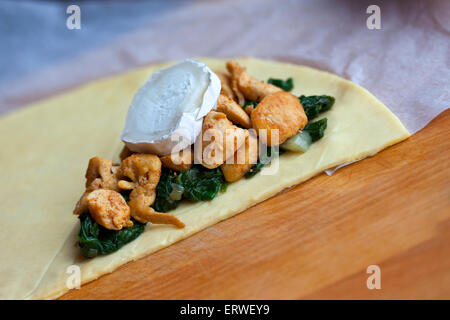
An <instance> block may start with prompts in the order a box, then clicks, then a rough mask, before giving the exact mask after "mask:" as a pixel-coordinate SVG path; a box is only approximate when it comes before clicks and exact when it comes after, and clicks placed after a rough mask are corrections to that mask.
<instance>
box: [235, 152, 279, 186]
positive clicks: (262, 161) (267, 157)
mask: <svg viewBox="0 0 450 320" xmlns="http://www.w3.org/2000/svg"><path fill="white" fill-rule="evenodd" d="M283 153H284V150H281V149H279V147H278V146H273V147H268V148H267V150H266V153H265V154H264V155H262V156H260V157H259V160H258V162H257V163H256V164H255V165H254V166H253V167H252V168H251V169H250V170H249V171H247V172H246V173H245V175H244V177H245V178H247V179H249V178H251V177H254V176H255V175H256V174H257V173H258V172H260V171H261V169H262V168H263V167H264V166H265V165H267V164H269V163H270V161H272V159H273V158H274V157H277V156H279V155H281V154H283Z"/></svg>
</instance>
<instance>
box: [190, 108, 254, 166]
mask: <svg viewBox="0 0 450 320" xmlns="http://www.w3.org/2000/svg"><path fill="white" fill-rule="evenodd" d="M247 136H248V131H247V130H245V129H241V128H238V127H236V126H235V125H233V123H231V121H230V120H228V119H227V116H226V115H225V114H224V113H222V112H216V111H210V112H209V113H208V114H207V115H206V116H205V119H203V127H202V134H201V135H200V136H199V139H202V141H201V143H197V145H201V146H202V148H201V150H198V149H197V150H196V154H195V156H196V158H197V161H199V162H200V163H201V164H202V165H203V166H204V167H206V168H208V169H214V168H217V167H219V166H220V165H221V164H222V163H224V162H225V160H226V159H228V158H229V157H232V156H233V155H234V153H235V152H236V150H237V149H239V148H240V147H241V146H242V145H243V144H244V143H245V138H246V137H247ZM199 151H200V152H199ZM199 153H200V154H199Z"/></svg>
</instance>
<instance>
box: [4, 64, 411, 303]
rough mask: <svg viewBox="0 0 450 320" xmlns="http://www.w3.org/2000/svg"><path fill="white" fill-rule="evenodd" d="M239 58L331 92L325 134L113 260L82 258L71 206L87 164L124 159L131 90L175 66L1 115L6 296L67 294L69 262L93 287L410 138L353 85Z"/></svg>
mask: <svg viewBox="0 0 450 320" xmlns="http://www.w3.org/2000/svg"><path fill="white" fill-rule="evenodd" d="M200 60H202V61H203V62H205V63H206V64H208V66H209V67H210V68H211V69H213V70H225V60H218V59H200ZM236 61H238V62H239V63H241V64H242V65H244V66H246V67H247V69H248V71H249V72H250V74H252V75H253V76H255V77H257V78H259V79H261V80H267V79H268V78H269V77H274V78H283V79H285V78H287V77H292V78H293V79H294V84H295V87H294V89H293V91H292V92H293V93H294V94H295V95H300V94H305V95H313V94H327V95H332V96H334V97H335V98H336V103H335V105H334V107H333V109H332V110H331V111H329V112H327V113H325V114H323V116H326V117H327V118H328V128H327V130H326V133H325V136H324V138H322V139H321V140H320V141H318V142H316V143H314V144H313V145H312V146H311V147H310V149H309V150H308V151H307V152H306V153H304V154H295V153H287V154H284V155H283V156H282V157H281V158H280V161H279V163H278V162H275V163H274V166H276V164H277V163H278V164H279V171H278V173H277V174H275V175H265V173H269V171H270V170H272V169H273V168H271V167H267V168H265V169H264V170H263V171H262V172H261V173H259V174H258V175H256V176H255V177H253V178H252V179H248V180H247V179H242V180H240V181H238V182H235V183H233V184H231V185H229V187H228V190H227V191H226V192H225V193H223V194H219V195H218V196H217V197H216V198H215V199H214V200H212V201H210V202H199V203H195V204H190V203H186V204H182V205H181V206H180V207H179V208H177V209H176V210H175V211H172V212H171V213H173V214H175V215H177V216H178V217H179V218H180V219H181V220H182V221H183V222H184V223H185V224H186V227H185V228H184V229H176V228H172V227H170V226H162V225H150V224H148V225H147V229H146V231H145V232H144V234H142V235H141V236H140V237H139V238H138V239H136V240H135V241H133V242H131V243H129V244H128V245H126V246H124V247H123V248H121V249H120V250H119V251H117V252H115V253H113V254H110V255H107V256H98V257H96V258H94V259H84V258H83V257H82V256H81V255H80V253H79V248H78V247H77V246H76V234H77V232H78V229H79V222H78V219H77V217H76V216H73V215H72V210H73V207H74V205H75V203H76V202H77V200H78V198H79V197H80V195H81V194H82V192H83V191H84V183H85V179H84V173H85V170H86V167H87V164H88V161H89V159H90V158H91V157H93V156H100V157H105V158H109V159H113V160H115V161H118V155H119V153H120V150H121V148H122V145H123V144H122V142H121V141H120V138H119V137H120V132H121V130H122V128H123V125H124V122H125V115H126V112H127V109H128V106H129V105H130V102H131V100H132V98H133V95H134V93H135V92H136V90H137V89H138V88H139V87H140V85H142V84H143V83H144V82H145V80H147V78H148V77H149V76H150V74H152V73H153V72H154V71H156V70H157V69H159V68H162V67H166V66H168V65H169V64H163V65H157V66H150V67H145V68H141V69H138V70H135V71H132V72H130V73H127V74H123V75H118V76H114V77H110V78H106V79H101V80H98V81H95V82H92V83H88V84H87V85H84V86H81V87H79V88H77V89H75V90H73V91H70V92H68V93H64V94H61V95H59V96H56V97H53V98H50V99H48V100H45V101H41V102H39V103H37V104H35V105H32V106H30V107H28V108H25V109H22V110H20V111H18V112H15V113H12V114H9V115H7V116H6V117H3V118H1V119H0V142H1V145H2V152H1V153H0V164H1V167H2V168H3V170H2V184H1V185H0V241H1V243H2V244H3V245H2V247H1V248H0V253H1V259H2V262H1V272H0V298H1V299H24V298H29V299H43V298H56V297H58V296H60V295H62V294H64V293H65V292H66V291H68V290H69V289H68V288H67V286H66V281H67V279H68V277H69V276H70V273H67V270H68V269H67V268H68V267H69V266H71V265H74V264H76V265H78V266H79V267H80V268H81V269H80V270H81V277H82V283H86V282H89V281H92V280H94V279H96V278H98V277H100V276H101V275H103V274H105V273H109V272H112V271H114V270H115V269H116V268H118V267H119V266H121V265H123V264H125V263H126V262H129V261H132V260H136V259H139V258H140V257H143V256H145V255H148V254H150V253H152V252H154V251H156V250H159V249H162V248H164V247H167V246H169V245H171V244H172V243H174V242H176V241H179V240H181V239H183V238H186V237H188V236H190V235H192V234H194V233H196V232H198V231H200V230H202V229H204V228H206V227H208V226H210V225H213V224H215V223H217V222H219V221H221V220H224V219H227V218H230V217H232V216H233V215H235V214H237V213H239V212H241V211H243V210H245V209H246V208H248V207H250V206H253V205H255V204H257V203H259V202H261V201H263V200H265V199H267V198H269V197H272V196H274V195H275V194H277V193H278V192H280V191H282V190H283V189H285V188H288V187H291V186H293V185H296V184H298V183H300V182H302V181H305V180H307V179H309V178H311V177H313V176H314V175H316V174H318V173H320V172H322V171H324V170H325V169H328V168H331V167H335V166H337V165H339V164H341V163H344V162H347V161H352V160H356V159H360V158H363V157H367V156H371V155H374V154H376V153H377V152H378V151H380V150H382V149H384V148H386V147H388V146H390V145H392V144H394V143H397V142H399V141H402V140H404V139H406V138H407V137H408V136H409V133H408V131H407V130H406V129H405V127H404V126H403V125H402V123H401V122H400V121H399V120H398V119H397V118H396V117H395V115H394V114H392V113H391V112H390V111H389V109H387V108H386V107H385V106H384V105H383V104H382V103H381V102H379V101H378V100H377V99H376V98H375V97H374V96H372V95H371V94H370V93H369V92H368V91H367V90H365V89H363V88H361V87H359V86H357V85H355V84H353V83H352V82H350V81H347V80H344V79H342V78H339V77H337V76H335V75H332V74H330V73H326V72H322V71H318V70H315V69H311V68H308V67H303V66H296V65H291V64H284V63H277V62H271V61H264V60H259V59H250V58H243V59H236ZM337 174H339V172H338V173H337Z"/></svg>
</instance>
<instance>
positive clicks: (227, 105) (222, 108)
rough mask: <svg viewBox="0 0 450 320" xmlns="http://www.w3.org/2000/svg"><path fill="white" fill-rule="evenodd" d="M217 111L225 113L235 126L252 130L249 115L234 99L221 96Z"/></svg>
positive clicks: (218, 100)
mask: <svg viewBox="0 0 450 320" xmlns="http://www.w3.org/2000/svg"><path fill="white" fill-rule="evenodd" d="M217 111H219V112H222V113H225V115H226V116H227V118H228V119H230V120H231V122H233V123H234V124H239V125H241V126H243V127H244V128H247V129H248V128H251V126H252V122H251V121H250V117H249V116H248V114H247V113H246V112H245V111H244V109H242V107H241V106H240V105H238V104H237V103H236V102H235V101H234V100H233V99H231V98H229V97H227V96H226V95H224V94H222V93H221V94H220V95H219V98H218V99H217Z"/></svg>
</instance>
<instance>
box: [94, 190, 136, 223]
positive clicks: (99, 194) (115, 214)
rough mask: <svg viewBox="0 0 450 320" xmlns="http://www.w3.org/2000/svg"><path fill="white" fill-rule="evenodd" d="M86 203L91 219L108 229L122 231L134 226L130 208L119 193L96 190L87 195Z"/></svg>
mask: <svg viewBox="0 0 450 320" xmlns="http://www.w3.org/2000/svg"><path fill="white" fill-rule="evenodd" d="M86 203H87V206H88V208H89V213H90V214H91V217H92V218H93V219H94V220H95V221H96V222H97V223H98V224H100V225H102V226H104V227H105V228H106V229H109V230H121V229H122V228H124V227H125V228H126V227H131V226H133V222H132V221H131V220H130V207H128V205H127V203H126V201H125V199H124V198H123V197H122V195H121V194H120V193H118V192H117V191H113V190H107V189H97V190H94V191H92V192H91V193H89V194H88V195H87V197H86Z"/></svg>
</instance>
